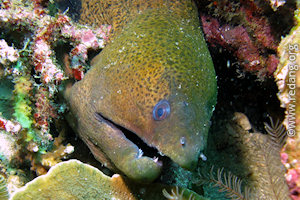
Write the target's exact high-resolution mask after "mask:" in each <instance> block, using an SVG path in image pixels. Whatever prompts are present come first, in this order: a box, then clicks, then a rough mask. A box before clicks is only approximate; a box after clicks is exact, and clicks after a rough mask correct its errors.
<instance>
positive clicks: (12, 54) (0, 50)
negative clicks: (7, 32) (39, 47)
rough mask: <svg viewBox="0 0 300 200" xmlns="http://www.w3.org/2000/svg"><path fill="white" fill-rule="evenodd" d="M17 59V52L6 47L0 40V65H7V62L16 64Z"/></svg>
mask: <svg viewBox="0 0 300 200" xmlns="http://www.w3.org/2000/svg"><path fill="white" fill-rule="evenodd" d="M18 58H19V53H18V51H17V50H15V49H14V48H13V47H10V46H8V45H7V43H6V41H5V40H3V39H2V40H0V63H1V64H3V65H7V64H8V62H16V61H17V60H18Z"/></svg>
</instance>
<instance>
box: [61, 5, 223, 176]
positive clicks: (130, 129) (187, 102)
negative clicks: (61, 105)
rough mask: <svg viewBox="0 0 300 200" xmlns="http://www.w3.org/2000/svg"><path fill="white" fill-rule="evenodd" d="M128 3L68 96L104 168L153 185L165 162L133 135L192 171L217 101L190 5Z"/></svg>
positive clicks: (83, 133) (76, 120) (82, 131)
mask: <svg viewBox="0 0 300 200" xmlns="http://www.w3.org/2000/svg"><path fill="white" fill-rule="evenodd" d="M107 2H108V1H100V2H99V6H100V7H101V6H103V7H104V8H105V6H106V7H107ZM113 2H116V4H117V5H115V6H116V7H118V8H119V7H120V5H119V4H122V3H121V2H123V1H114V0H113V1H110V4H109V7H110V8H108V9H111V10H116V9H112V8H113V6H114V5H113ZM125 2H127V3H128V2H131V4H130V5H127V7H126V5H125V6H123V8H122V9H123V11H120V12H116V11H115V12H116V13H117V14H118V16H111V15H110V19H112V21H111V22H112V24H113V37H112V38H111V41H110V42H109V44H108V45H107V46H106V47H105V48H104V49H103V50H102V51H101V52H100V53H99V55H97V56H96V57H95V58H94V60H93V62H92V67H91V69H90V70H89V71H88V72H87V73H86V75H85V77H84V78H83V80H81V81H79V82H77V83H75V84H74V85H73V86H72V88H71V91H70V92H69V93H68V95H67V99H68V100H69V102H70V110H71V113H72V115H73V116H74V118H73V120H72V122H70V123H71V125H72V126H73V128H74V129H75V130H76V131H77V132H78V133H79V135H80V137H81V138H82V140H83V141H84V142H85V143H86V144H87V145H88V147H89V148H90V150H91V151H92V153H93V155H94V156H95V158H96V159H98V160H99V161H100V162H102V163H103V164H104V165H106V166H107V167H109V168H111V169H114V170H117V171H120V172H122V173H124V174H125V175H127V176H128V177H129V178H132V179H134V180H137V181H143V182H151V181H153V180H154V179H155V178H157V177H158V176H159V174H160V171H161V169H162V164H163V163H162V162H160V161H159V160H158V159H157V157H154V158H153V157H149V156H147V155H144V154H143V151H142V149H141V148H140V146H139V144H136V143H135V142H134V141H132V140H131V139H130V137H128V136H129V135H130V134H134V135H135V137H138V138H139V139H141V140H142V141H143V142H144V143H146V144H147V145H148V146H150V147H153V148H156V149H157V151H158V152H159V153H160V154H161V155H165V156H168V157H170V158H171V159H172V160H173V161H174V162H176V163H178V164H179V165H180V166H182V167H184V168H187V169H194V168H195V166H196V164H197V162H198V158H199V155H200V152H201V151H202V150H203V148H204V147H205V145H206V139H207V133H208V129H209V126H210V118H211V115H212V113H213V110H214V106H215V103H216V96H217V84H216V74H215V70H214V67H213V63H212V59H211V57H210V54H209V51H208V49H207V46H206V43H205V40H204V37H203V35H202V31H201V28H200V24H199V19H198V15H197V10H196V7H195V5H194V4H193V2H191V1H186V0H185V1H171V0H170V1H168V0H165V1H124V2H123V3H124V4H125ZM136 2H138V3H136ZM144 2H145V3H144ZM84 4H92V3H91V1H86V2H84V1H83V6H84ZM144 4H146V5H144ZM97 5H98V4H97ZM90 7H92V6H86V9H87V8H90ZM111 7H112V8H111ZM125 8H126V9H125ZM124 10H125V11H124ZM131 11H132V12H131ZM85 12H87V11H86V10H85ZM91 12H92V11H91ZM98 12H99V11H98ZM124 13H125V14H124ZM98 14H99V13H98ZM104 15H106V16H107V15H108V14H107V13H106V14H105V13H104V14H103V13H102V15H100V14H99V19H102V21H103V16H104ZM120 16H121V17H122V18H123V19H122V18H121V19H120ZM88 17H89V16H86V20H88ZM94 21H95V22H96V20H93V21H92V22H94ZM100 22H101V20H100ZM116 22H117V23H116ZM120 23H121V25H120Z"/></svg>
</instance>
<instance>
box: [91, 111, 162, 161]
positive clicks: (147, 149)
mask: <svg viewBox="0 0 300 200" xmlns="http://www.w3.org/2000/svg"><path fill="white" fill-rule="evenodd" d="M95 115H96V119H97V120H98V121H101V122H104V123H106V124H107V125H108V126H111V127H113V128H115V129H118V130H120V132H122V133H123V135H124V137H125V138H126V139H128V140H129V141H131V142H132V143H133V144H134V145H135V146H136V147H137V148H138V149H139V151H138V154H137V158H141V157H142V156H146V157H149V158H152V160H153V161H154V162H156V163H157V164H158V165H160V166H162V157H163V156H164V155H163V154H162V153H161V152H159V151H158V150H157V149H156V148H155V147H152V146H150V145H148V144H147V143H146V142H144V141H143V140H142V139H141V138H140V137H139V136H138V135H137V134H136V133H134V132H133V131H130V130H129V129H126V128H124V127H123V126H121V125H119V124H117V123H115V122H114V121H112V120H110V119H108V118H107V117H105V116H103V115H102V114H101V113H95Z"/></svg>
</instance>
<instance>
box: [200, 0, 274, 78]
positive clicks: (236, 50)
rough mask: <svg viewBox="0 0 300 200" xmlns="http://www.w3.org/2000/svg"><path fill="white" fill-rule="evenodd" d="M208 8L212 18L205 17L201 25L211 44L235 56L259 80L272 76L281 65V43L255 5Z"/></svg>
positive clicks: (223, 3)
mask: <svg viewBox="0 0 300 200" xmlns="http://www.w3.org/2000/svg"><path fill="white" fill-rule="evenodd" d="M207 8H208V10H209V12H211V13H212V14H210V15H207V14H202V15H201V21H202V24H203V31H204V33H205V36H206V39H207V40H208V42H209V43H210V44H211V45H220V46H221V47H223V48H225V49H226V50H227V51H229V52H233V55H234V56H235V57H236V58H237V60H238V61H239V64H240V66H241V67H242V68H243V69H244V70H245V71H249V72H252V73H255V74H256V75H258V76H259V77H260V78H263V77H264V76H266V75H268V76H270V75H272V74H273V72H274V71H275V69H276V66H277V64H278V62H279V59H278V58H277V56H276V52H275V51H276V48H277V45H278V41H277V39H276V38H275V37H274V35H273V33H272V31H271V29H272V27H271V25H270V23H269V21H268V18H266V17H265V16H264V15H263V13H262V10H261V8H260V7H259V6H258V5H256V3H255V1H239V2H237V1H218V0H217V1H213V3H210V4H209V5H208V6H207ZM224 21H225V22H224Z"/></svg>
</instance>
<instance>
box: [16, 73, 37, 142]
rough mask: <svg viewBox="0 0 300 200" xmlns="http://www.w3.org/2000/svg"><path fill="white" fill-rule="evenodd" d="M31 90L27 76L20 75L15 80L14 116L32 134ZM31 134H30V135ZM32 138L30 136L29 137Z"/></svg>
mask: <svg viewBox="0 0 300 200" xmlns="http://www.w3.org/2000/svg"><path fill="white" fill-rule="evenodd" d="M31 90H32V82H31V80H30V77H29V76H22V77H19V78H17V79H16V80H15V89H14V111H15V112H14V114H13V115H14V117H15V118H16V120H17V121H18V122H19V123H20V125H21V126H22V128H26V129H28V133H29V136H28V137H30V134H33V129H32V123H33V119H32V108H31V100H30V98H29V97H30V96H31V94H30V93H31ZM31 136H32V135H31ZM30 139H32V138H30ZM30 139H29V140H30Z"/></svg>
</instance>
